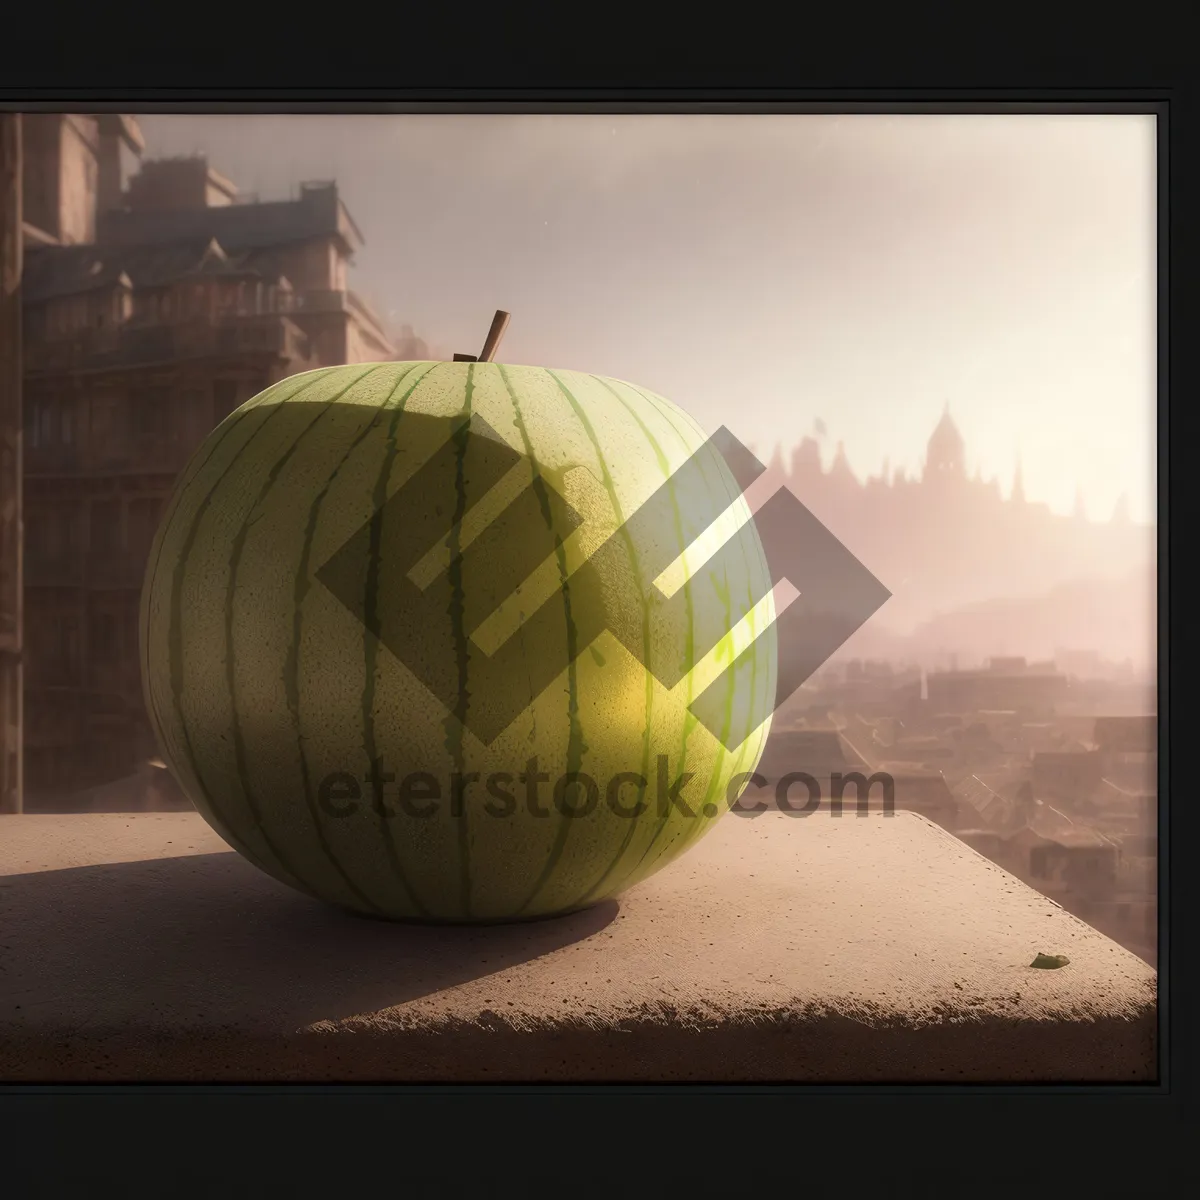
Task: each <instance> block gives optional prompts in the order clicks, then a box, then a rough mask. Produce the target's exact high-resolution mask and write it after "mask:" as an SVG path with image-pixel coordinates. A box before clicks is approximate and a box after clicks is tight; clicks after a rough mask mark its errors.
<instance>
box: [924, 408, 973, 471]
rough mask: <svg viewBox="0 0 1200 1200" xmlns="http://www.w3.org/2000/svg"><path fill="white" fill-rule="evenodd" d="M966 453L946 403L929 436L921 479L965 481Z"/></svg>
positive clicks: (960, 435)
mask: <svg viewBox="0 0 1200 1200" xmlns="http://www.w3.org/2000/svg"><path fill="white" fill-rule="evenodd" d="M966 453H967V446H966V443H965V442H964V441H963V436H962V434H961V433H959V431H958V426H957V425H955V423H954V418H953V417H951V416H950V405H949V402H947V404H946V408H945V411H944V412H943V413H942V419H941V420H940V421H939V422H938V423H937V425H936V426H935V428H934V431H933V433H931V434H930V435H929V443H928V446H927V447H926V451H925V472H924V475H923V476H922V479H923V480H935V479H955V480H961V479H965V478H966Z"/></svg>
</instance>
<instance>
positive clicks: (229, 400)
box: [213, 379, 238, 424]
mask: <svg viewBox="0 0 1200 1200" xmlns="http://www.w3.org/2000/svg"><path fill="white" fill-rule="evenodd" d="M237 406H238V385H237V380H235V379H218V380H215V381H214V383H213V423H214V424H219V423H220V422H221V421H223V420H224V419H225V418H226V417H227V416H229V414H230V413H231V412H233V410H234V409H235V408H237Z"/></svg>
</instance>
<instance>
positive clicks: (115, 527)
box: [91, 500, 121, 554]
mask: <svg viewBox="0 0 1200 1200" xmlns="http://www.w3.org/2000/svg"><path fill="white" fill-rule="evenodd" d="M91 534H92V536H91V549H92V553H93V554H116V553H117V552H118V551H119V550H120V549H121V504H120V502H119V501H117V500H98V501H96V502H95V503H94V504H93V505H92V529H91Z"/></svg>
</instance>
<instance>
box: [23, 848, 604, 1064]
mask: <svg viewBox="0 0 1200 1200" xmlns="http://www.w3.org/2000/svg"><path fill="white" fill-rule="evenodd" d="M617 908H618V906H617V904H616V902H615V901H607V902H604V903H601V904H598V905H596V906H595V907H593V908H590V909H586V910H584V911H581V912H577V913H573V914H570V915H567V916H563V917H552V918H547V919H544V920H538V921H529V922H525V923H521V924H512V925H493V926H486V927H483V926H426V925H407V924H401V923H398V922H395V923H394V922H390V921H378V920H369V919H365V918H362V917H359V916H356V915H352V914H349V913H345V912H342V911H341V910H339V909H337V908H333V907H327V906H325V905H323V904H321V903H320V902H319V901H315V900H311V899H308V898H307V897H305V896H302V895H300V894H298V893H294V892H292V891H290V890H289V889H287V888H285V887H284V886H283V885H282V884H279V883H276V882H275V881H274V880H272V879H269V878H268V877H266V876H265V875H262V874H261V873H260V872H259V871H257V870H256V869H255V868H254V867H252V866H250V865H249V864H247V863H246V862H244V861H243V860H242V859H241V858H239V857H238V856H237V855H236V854H234V853H233V852H232V851H230V852H228V853H221V854H200V855H191V856H183V857H174V858H161V859H153V860H150V861H145V862H130V863H113V864H105V865H101V866H90V867H77V868H69V869H64V870H60V871H44V872H37V873H32V874H28V875H9V876H5V877H3V878H0V911H2V912H3V914H4V922H3V924H4V930H3V934H4V937H3V949H2V951H0V957H2V959H3V968H4V969H3V970H2V971H0V1046H2V1045H3V1044H4V1043H5V1042H9V1041H10V1040H25V1041H29V1040H31V1039H32V1040H37V1039H39V1038H41V1037H43V1036H49V1037H55V1036H61V1035H67V1036H70V1035H73V1034H76V1033H78V1032H79V1031H80V1030H81V1029H84V1028H87V1029H90V1030H92V1031H96V1032H99V1030H101V1029H103V1030H104V1031H106V1032H108V1033H115V1034H121V1033H135V1032H136V1030H137V1029H139V1028H147V1029H148V1028H154V1029H158V1030H163V1031H168V1030H169V1031H174V1032H182V1031H184V1030H189V1029H190V1030H199V1029H204V1028H208V1029H213V1028H221V1027H237V1028H238V1029H239V1030H242V1031H245V1032H248V1033H258V1032H261V1033H264V1034H273V1035H275V1036H279V1035H284V1036H286V1035H288V1034H290V1033H292V1032H294V1031H296V1030H298V1029H302V1028H303V1027H305V1026H307V1025H310V1024H313V1023H315V1022H318V1021H323V1020H329V1021H336V1020H339V1019H343V1018H346V1017H351V1016H355V1015H358V1014H363V1013H371V1012H375V1011H378V1010H379V1009H382V1008H387V1007H389V1006H391V1005H397V1004H403V1003H405V1002H407V1001H410V1000H414V999H417V998H419V997H421V996H426V995H429V994H431V993H434V992H438V991H442V990H444V989H446V988H451V987H454V986H456V985H459V984H463V983H467V982H470V981H472V980H476V979H481V978H483V977H485V976H488V975H494V974H496V973H498V972H503V971H504V970H506V969H507V968H509V967H513V966H516V965H518V964H520V963H523V962H527V961H529V960H531V959H534V958H537V957H539V956H540V955H543V954H547V953H549V952H550V951H553V950H557V949H559V948H560V947H563V946H567V945H570V944H572V943H574V942H579V941H582V940H583V939H585V938H588V937H590V936H592V935H593V934H595V933H597V932H599V931H600V930H602V929H603V928H605V927H606V926H607V925H609V924H610V923H611V922H612V920H613V919H614V917H615V916H616V914H617ZM5 1057H7V1054H6V1053H3V1052H0V1077H3V1075H4V1073H5V1070H4V1062H3V1059H4V1058H5Z"/></svg>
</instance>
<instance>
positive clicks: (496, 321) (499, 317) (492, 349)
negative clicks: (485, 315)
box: [479, 308, 511, 362]
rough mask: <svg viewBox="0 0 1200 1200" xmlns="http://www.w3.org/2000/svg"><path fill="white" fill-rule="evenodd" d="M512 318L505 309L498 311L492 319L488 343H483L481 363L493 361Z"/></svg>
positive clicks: (480, 356)
mask: <svg viewBox="0 0 1200 1200" xmlns="http://www.w3.org/2000/svg"><path fill="white" fill-rule="evenodd" d="M510 316H511V314H510V313H506V312H505V311H504V310H503V309H500V308H498V309H496V315H495V316H494V317H493V318H492V327H491V329H489V330H488V335H487V341H485V342H484V343H483V352H482V353H481V354H480V355H479V361H480V362H491V361H492V357H493V356H494V355H495V353H496V347H497V346H499V345H500V339H501V338H502V337H503V336H504V331H505V330H506V329H507V328H508V321H509V317H510Z"/></svg>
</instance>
